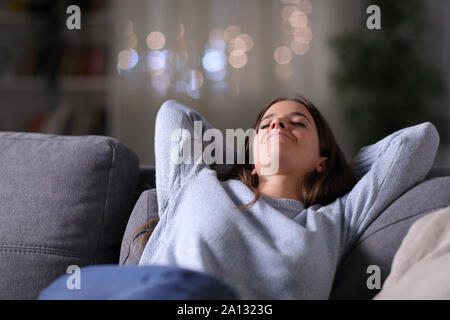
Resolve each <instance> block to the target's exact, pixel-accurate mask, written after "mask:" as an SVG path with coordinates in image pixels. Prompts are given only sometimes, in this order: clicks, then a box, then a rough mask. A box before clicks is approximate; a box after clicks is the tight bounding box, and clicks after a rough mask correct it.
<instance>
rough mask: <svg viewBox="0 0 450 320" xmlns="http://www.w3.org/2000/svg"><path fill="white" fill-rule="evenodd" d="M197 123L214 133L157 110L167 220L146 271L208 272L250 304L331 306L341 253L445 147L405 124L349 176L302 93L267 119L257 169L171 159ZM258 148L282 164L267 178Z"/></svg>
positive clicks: (144, 260) (281, 102) (189, 118)
mask: <svg viewBox="0 0 450 320" xmlns="http://www.w3.org/2000/svg"><path fill="white" fill-rule="evenodd" d="M387 116H388V115H387ZM194 121H202V124H203V126H202V127H203V130H204V131H205V130H207V129H209V128H212V126H211V125H210V124H209V123H208V122H207V121H206V120H205V119H204V118H203V117H202V116H201V115H200V114H199V113H197V112H196V111H194V110H192V109H190V108H187V107H185V106H182V105H180V104H179V103H177V102H176V101H173V100H171V101H168V102H166V103H164V104H163V105H162V107H161V109H160V110H159V112H158V115H157V119H156V128H155V159H156V164H155V168H156V187H157V198H158V208H159V212H158V214H159V222H158V223H157V224H156V227H155V228H154V230H153V232H152V234H151V236H150V238H149V240H148V242H147V244H146V246H145V249H144V251H143V254H142V257H141V260H140V265H141V266H144V265H155V264H158V265H175V266H179V267H183V268H186V269H190V270H195V271H200V272H202V273H206V274H209V275H212V276H214V277H216V278H218V279H220V280H222V281H223V282H225V283H226V284H228V285H229V286H230V287H231V288H233V289H234V290H235V291H236V292H237V294H238V296H239V298H242V299H327V298H328V296H329V293H330V291H331V287H332V284H333V278H334V274H335V270H336V267H337V266H338V264H339V262H340V260H341V258H342V256H343V254H344V253H345V252H346V250H347V249H348V248H349V247H351V246H352V244H353V243H354V242H355V240H356V239H357V238H358V236H359V235H360V234H361V233H362V232H363V230H364V229H365V228H366V227H367V226H368V225H369V224H370V223H371V222H372V221H373V220H374V219H375V218H376V217H377V216H378V215H379V214H380V213H381V212H382V211H383V210H384V209H386V208H387V206H389V205H390V204H391V203H392V201H393V200H395V199H396V198H397V197H399V196H400V195H401V194H402V193H404V192H405V191H406V190H408V189H409V188H411V187H412V186H413V185H414V184H415V183H417V182H419V181H421V180H422V179H423V178H424V177H425V175H426V174H427V172H428V171H429V169H430V168H431V166H432V163H433V161H434V157H435V153H436V150H437V146H438V143H439V137H438V134H437V132H436V129H435V128H434V126H433V125H432V124H430V123H424V124H420V125H417V126H413V127H409V128H406V129H402V130H400V131H397V132H395V133H393V134H391V135H390V136H388V137H386V138H384V139H383V140H381V141H379V142H377V143H376V144H374V145H371V146H368V147H366V148H363V149H362V150H361V152H360V153H359V155H358V157H357V159H356V161H355V163H354V168H353V170H351V169H350V168H349V166H348V165H347V164H346V162H345V159H344V156H343V154H342V152H341V151H340V149H339V147H338V146H337V143H336V141H335V139H334V136H333V134H332V132H331V130H330V129H329V126H328V125H327V123H326V121H325V120H324V119H323V117H322V116H321V114H320V112H319V111H318V110H317V109H316V108H315V107H314V106H313V105H312V103H311V102H309V101H308V100H307V99H306V98H304V97H302V96H297V97H294V98H289V99H288V98H281V99H276V100H274V101H272V102H271V103H269V104H268V106H267V107H266V108H265V109H264V110H263V111H262V112H261V113H260V114H259V116H258V118H257V121H256V124H255V127H254V128H255V129H256V130H257V134H256V136H255V139H254V140H253V141H252V143H253V145H252V146H253V147H254V148H253V152H254V156H253V159H254V163H253V164H252V163H250V161H247V163H245V164H234V165H231V166H229V165H213V166H211V167H210V166H208V165H206V164H203V163H199V164H185V163H178V164H177V163H175V162H173V161H171V153H172V151H173V150H175V151H177V150H178V151H179V152H181V150H182V149H183V145H184V144H185V143H187V142H188V141H187V140H186V139H179V140H176V141H172V140H171V136H172V133H173V132H174V130H177V129H180V128H182V129H185V130H188V131H189V132H191V133H192V134H191V135H190V136H191V137H192V136H194V134H193V132H194ZM204 131H203V132H204ZM274 137H276V138H274ZM190 142H191V141H189V144H190ZM249 143H250V142H249V141H247V143H246V159H247V160H248V158H249V150H250V148H249V146H250V145H249ZM271 144H273V145H271ZM275 144H276V146H277V147H276V148H275V147H274V146H275ZM205 146H206V144H205V143H204V145H203V147H205ZM256 150H266V153H267V154H266V156H268V157H269V158H270V159H271V160H274V159H277V160H278V161H279V163H278V170H277V171H276V172H272V173H270V174H262V169H263V167H264V164H265V163H262V161H260V160H261V154H258V152H256ZM274 152H276V157H275V153H274ZM263 153H264V152H263ZM271 153H273V154H271ZM352 171H353V172H354V173H355V177H356V179H357V180H359V181H358V182H357V183H356V184H355V182H356V181H355V180H354V178H353V175H352Z"/></svg>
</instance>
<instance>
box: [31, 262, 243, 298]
mask: <svg viewBox="0 0 450 320" xmlns="http://www.w3.org/2000/svg"><path fill="white" fill-rule="evenodd" d="M74 277H79V279H78V280H77V281H78V284H77V282H76V281H72V280H73V278H74ZM38 299H39V300H234V299H237V296H236V294H235V293H234V291H233V290H232V289H231V288H229V287H228V286H227V285H225V284H224V283H222V282H221V281H219V280H218V279H215V278H213V277H211V276H209V275H206V274H202V273H199V272H195V271H191V270H187V269H182V268H178V267H172V266H142V267H141V266H126V267H121V266H117V265H98V266H89V267H85V268H81V269H79V270H78V274H76V272H73V273H72V274H66V275H63V276H61V277H59V278H58V279H56V280H55V281H54V282H52V283H51V284H50V285H49V286H48V287H47V288H46V289H45V290H44V291H43V292H42V293H41V294H40V296H39V298H38Z"/></svg>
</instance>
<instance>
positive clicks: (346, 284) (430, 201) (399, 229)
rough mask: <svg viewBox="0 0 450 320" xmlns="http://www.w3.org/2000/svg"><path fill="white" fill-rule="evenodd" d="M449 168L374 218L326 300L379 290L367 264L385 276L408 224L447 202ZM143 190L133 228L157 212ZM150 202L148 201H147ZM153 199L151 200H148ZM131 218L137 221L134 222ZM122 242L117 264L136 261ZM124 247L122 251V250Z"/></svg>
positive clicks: (147, 180)
mask: <svg viewBox="0 0 450 320" xmlns="http://www.w3.org/2000/svg"><path fill="white" fill-rule="evenodd" d="M140 185H141V187H142V188H145V186H146V185H147V186H150V187H151V188H154V187H155V185H154V168H153V167H145V168H142V169H141V179H140ZM449 190H450V168H449V167H433V168H432V169H431V170H430V173H429V174H428V175H427V177H426V178H425V180H424V182H421V183H419V184H417V185H416V186H415V187H414V188H412V189H411V190H409V191H408V192H406V193H405V194H404V195H403V196H402V197H400V198H399V199H397V200H396V201H395V202H394V203H393V204H392V205H391V206H390V207H389V208H388V209H387V210H386V211H385V212H383V214H382V215H380V217H379V218H378V219H376V220H375V221H374V223H372V224H371V225H370V227H369V228H367V230H365V232H364V233H363V234H362V235H361V237H360V239H359V240H358V241H357V243H356V244H355V245H354V247H353V248H351V249H350V250H349V252H348V253H347V254H346V256H345V257H343V259H342V263H341V265H340V266H339V268H338V270H337V274H336V278H335V283H334V286H333V290H332V293H331V296H330V299H371V298H373V297H374V296H375V295H376V294H377V293H378V292H379V290H376V289H374V290H369V289H368V288H367V285H366V282H367V278H368V277H369V276H370V274H368V273H367V267H368V266H370V265H377V266H379V267H380V271H381V283H383V282H384V280H385V279H386V277H387V276H388V274H389V272H390V269H391V264H392V261H393V259H394V255H395V253H396V251H397V249H398V248H399V246H400V244H401V241H402V240H403V238H404V236H405V235H406V233H407V232H408V230H409V228H410V226H411V225H412V224H413V223H414V222H415V221H417V220H418V219H420V218H421V217H423V216H425V215H426V214H428V213H431V212H433V211H434V210H436V209H439V208H442V207H445V206H448V205H449V204H450V192H449ZM148 192H150V194H151V196H149V194H146V193H143V194H142V196H141V199H140V201H141V202H142V203H141V204H140V205H138V204H137V205H136V206H135V208H134V210H133V214H132V215H131V217H130V221H129V225H130V226H132V227H131V228H130V229H133V230H134V231H135V230H137V228H138V226H140V225H143V224H144V223H145V222H146V221H145V219H146V217H148V218H147V219H150V218H153V217H155V215H157V210H158V209H157V202H156V189H152V190H149V191H148ZM148 201H150V203H149V202H148ZM144 202H145V205H144ZM152 202H153V203H152ZM134 220H136V221H138V222H134ZM140 236H141V234H138V235H136V238H135V239H133V242H132V244H136V243H137V241H138V239H139V238H140ZM124 239H127V240H126V241H125V240H124V242H123V243H122V250H124V252H127V254H129V256H128V259H127V261H126V262H124V260H123V258H122V255H121V263H123V264H137V263H138V262H139V259H140V256H141V254H142V247H141V249H140V250H136V249H134V250H130V251H129V249H130V243H129V242H130V237H129V235H128V236H127V233H126V236H125V237H124ZM125 250H126V251H125Z"/></svg>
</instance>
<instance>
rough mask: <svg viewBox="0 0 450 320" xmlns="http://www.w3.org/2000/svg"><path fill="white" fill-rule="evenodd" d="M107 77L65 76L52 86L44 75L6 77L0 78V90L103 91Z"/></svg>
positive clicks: (106, 83) (105, 88) (105, 87)
mask: <svg viewBox="0 0 450 320" xmlns="http://www.w3.org/2000/svg"><path fill="white" fill-rule="evenodd" d="M108 81H109V78H108V77H100V76H96V77H82V76H65V77H60V78H58V79H57V81H56V87H55V88H52V87H51V86H50V85H49V83H48V80H47V78H46V77H8V78H4V79H0V92H47V91H48V92H50V91H59V92H104V91H106V90H107V85H108Z"/></svg>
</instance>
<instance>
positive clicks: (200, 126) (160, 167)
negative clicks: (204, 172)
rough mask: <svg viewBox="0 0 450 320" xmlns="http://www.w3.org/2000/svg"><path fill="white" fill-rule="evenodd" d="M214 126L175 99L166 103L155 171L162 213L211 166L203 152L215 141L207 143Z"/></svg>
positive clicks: (159, 121)
mask: <svg viewBox="0 0 450 320" xmlns="http://www.w3.org/2000/svg"><path fill="white" fill-rule="evenodd" d="M208 129H213V126H212V125H211V124H210V123H209V122H208V121H207V120H206V119H205V118H203V116H202V115H200V114H199V113H198V112H197V111H195V110H193V109H191V108H188V107H186V106H184V105H182V104H180V103H178V102H177V101H175V100H168V101H166V102H165V103H163V104H162V106H161V108H160V109H159V110H158V113H157V115H156V124H155V169H156V189H157V198H158V209H159V210H158V211H159V215H160V217H161V213H162V212H163V211H164V209H165V208H166V206H167V203H168V200H169V199H170V197H171V196H172V195H173V193H174V192H175V191H176V190H177V189H178V188H180V187H181V186H182V185H183V184H184V183H186V182H187V181H189V180H190V179H191V178H192V177H193V176H195V175H196V174H197V173H198V172H199V171H200V170H201V169H202V168H205V167H208V164H206V163H205V162H204V161H203V151H204V149H205V147H206V146H207V145H208V144H210V143H211V141H207V140H206V141H203V139H202V137H203V134H204V133H205V131H206V130H208Z"/></svg>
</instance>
